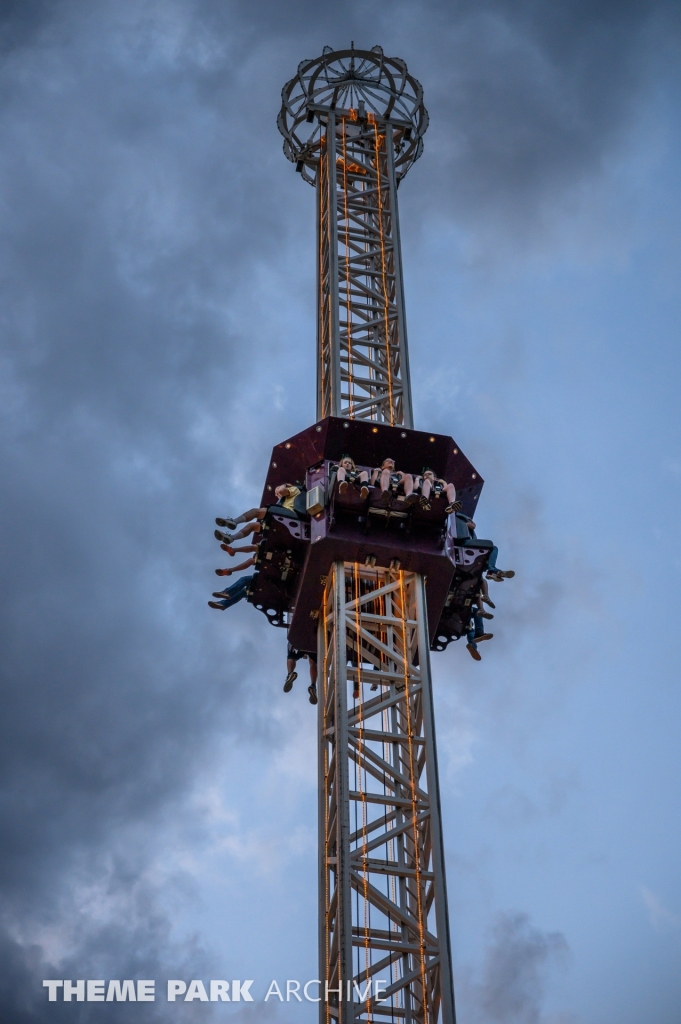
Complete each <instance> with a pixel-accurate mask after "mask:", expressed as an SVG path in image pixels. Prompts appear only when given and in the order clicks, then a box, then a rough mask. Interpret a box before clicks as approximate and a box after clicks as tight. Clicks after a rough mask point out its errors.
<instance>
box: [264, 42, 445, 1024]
mask: <svg viewBox="0 0 681 1024" xmlns="http://www.w3.org/2000/svg"><path fill="white" fill-rule="evenodd" d="M282 96H283V105H282V109H281V113H280V115H279V120H278V124H279V129H280V131H281V133H282V135H283V136H284V139H285V142H284V150H285V153H286V155H287V156H288V158H289V159H290V160H291V161H293V162H294V163H295V164H296V168H297V170H298V171H300V172H301V173H302V176H303V177H304V178H305V180H306V181H308V182H309V183H310V184H312V185H313V186H315V189H316V195H317V245H318V255H317V259H318V266H317V289H318V320H317V382H318V388H317V418H318V420H322V419H323V418H324V417H328V416H341V417H344V418H348V419H363V420H370V421H375V422H377V423H382V424H388V425H390V426H393V427H398V426H404V427H407V428H411V427H412V426H413V422H412V403H411V388H410V379H409V358H408V350H407V332H406V321H405V309H404V289H403V282H402V262H401V254H400V235H399V221H398V210H397V186H398V184H399V181H400V179H401V178H402V177H404V175H405V174H406V173H407V171H408V169H409V167H410V166H411V164H412V163H413V162H414V161H415V160H416V159H418V157H419V156H420V154H421V152H422V149H423V140H422V137H423V134H424V132H425V130H426V128H427V125H428V116H427V113H426V110H425V108H424V106H423V90H422V88H421V86H420V84H419V83H418V82H417V81H416V79H414V78H413V77H412V76H411V75H409V74H408V72H407V67H406V65H405V63H404V61H402V60H399V59H397V58H394V57H391V58H388V57H385V56H384V54H383V51H382V50H381V48H380V47H374V48H373V49H372V50H370V51H367V50H355V49H354V47H353V48H351V49H349V50H337V51H333V50H331V49H330V48H329V47H326V48H325V50H324V53H323V55H322V56H321V57H319V58H318V59H316V60H310V61H303V62H302V63H301V64H300V66H299V68H298V73H297V75H296V76H295V78H293V79H292V80H291V81H290V82H288V83H287V85H286V86H285V87H284V89H283V92H282ZM402 436H405V435H402ZM431 440H434V439H433V438H431ZM388 454H389V453H388ZM325 579H326V583H325V590H324V596H323V601H322V606H321V609H320V612H319V619H318V622H319V626H318V659H319V668H320V679H319V682H320V700H319V898H320V911H319V964H320V967H319V969H320V978H321V979H322V981H323V984H324V983H325V985H326V991H327V992H328V993H329V998H328V999H327V1000H325V999H322V1002H321V1003H320V1022H321V1024H330V1021H331V1019H332V1018H333V1019H334V1020H338V1021H340V1022H341V1024H350V1022H352V1021H385V1020H387V1019H390V1020H393V1021H394V1020H397V1021H405V1022H406V1024H412V1022H413V1024H436V1022H442V1024H454V1020H455V1016H454V997H453V987H452V974H451V952H450V941H449V924H448V913H447V893H446V885H445V867H444V856H443V846H442V826H441V813H440V798H439V783H438V769H437V754H436V746H435V728H434V722H433V698H432V684H431V672H430V651H429V634H428V624H427V610H426V596H425V584H424V578H423V576H422V575H421V574H420V573H416V572H405V571H403V570H402V569H400V568H399V566H398V565H396V564H393V565H385V566H375V565H366V564H359V563H354V562H348V561H334V562H333V565H332V569H331V571H330V572H329V574H328V577H327V578H325ZM313 614H315V615H316V614H317V613H313ZM379 978H381V979H389V980H388V981H387V984H386V985H385V986H384V991H383V998H382V1000H380V1001H379V1000H378V999H377V998H376V994H375V989H374V988H372V989H367V981H368V980H374V981H375V980H376V979H379ZM322 995H324V990H323V992H322Z"/></svg>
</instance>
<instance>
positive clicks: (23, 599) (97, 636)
mask: <svg viewBox="0 0 681 1024" xmlns="http://www.w3.org/2000/svg"><path fill="white" fill-rule="evenodd" d="M667 10H668V8H666V7H665V5H656V4H633V3H632V4H621V3H618V4H581V3H579V4H578V3H564V4H560V5H553V4H544V3H538V4H536V5H533V4H511V3H508V4H492V3H490V4H483V5H480V4H460V5H452V4H437V3H433V4H411V3H409V4H395V5H390V8H387V7H386V5H385V4H384V3H383V2H382V3H380V4H379V3H357V4H348V5H345V6H343V5H328V4H327V5H319V4H317V3H303V2H300V3H291V4H286V5H283V4H280V3H270V4H265V3H250V4H231V5H230V4H218V3H202V2H200V0H197V2H196V3H191V2H163V3H156V4H153V3H151V4H149V3H141V2H139V3H135V2H127V3H120V4H119V3H117V4H113V5H111V4H104V3H82V4H79V3H75V2H74V3H62V4H40V3H30V4H27V3H4V4H3V5H2V7H1V9H0V45H1V46H2V47H3V49H4V54H5V56H4V61H3V65H2V68H1V69H0V98H1V105H0V142H1V145H2V156H0V188H1V197H2V199H1V202H2V205H1V211H0V216H1V219H2V236H3V255H2V262H1V265H0V275H1V276H0V290H1V307H2V314H1V316H2V337H3V355H2V361H3V362H2V378H3V379H2V385H1V386H2V410H1V412H0V431H1V435H0V436H1V437H2V451H1V452H0V459H1V462H0V473H1V476H2V480H3V502H2V508H1V510H0V528H1V530H2V537H3V542H4V543H3V556H2V558H3V563H2V581H3V585H2V592H1V594H0V606H1V614H2V630H3V636H2V648H3V659H2V687H3V691H2V707H3V714H2V717H1V719H0V771H1V778H2V784H1V785H2V789H1V791H0V800H1V806H2V815H3V842H2V844H1V846H0V871H1V873H2V878H3V893H4V894H3V904H2V911H1V918H2V920H3V922H4V924H5V926H6V928H7V937H6V939H5V942H6V944H7V945H6V956H3V957H2V961H3V965H4V966H3V970H4V971H5V976H4V980H3V981H2V985H1V986H0V1011H1V1013H0V1015H2V1016H3V1019H8V1020H12V1021H22V1022H23V1021H27V1022H28V1021H34V1020H43V1019H47V1018H46V1017H45V1016H44V1013H45V1008H44V1006H43V1004H42V1003H41V1002H40V1000H38V1002H37V1003H36V1001H35V999H34V997H33V996H29V994H27V993H28V990H29V989H31V990H33V989H32V987H34V986H35V984H36V979H39V978H40V976H41V972H43V971H44V970H45V967H44V964H45V962H49V958H50V954H49V952H46V950H45V949H43V948H42V947H41V946H39V945H38V944H36V943H34V942H32V941H31V939H30V935H31V934H32V933H33V932H35V933H36V934H37V933H38V932H39V931H40V928H43V927H44V928H48V927H58V926H60V924H63V922H64V921H68V920H70V919H72V918H73V917H74V915H75V913H76V911H75V909H74V902H73V890H74V888H75V887H77V886H78V885H82V884H85V883H92V882H93V880H95V879H99V880H100V881H101V879H102V878H104V879H105V887H106V888H107V892H108V893H109V895H110V896H111V897H112V898H114V899H115V898H118V896H120V895H121V894H123V893H127V892H128V891H129V890H130V889H131V887H132V886H133V884H134V880H135V879H136V878H138V876H139V874H140V873H141V872H142V871H143V866H144V863H145V858H146V857H147V856H149V855H150V854H149V850H150V844H152V843H153V840H152V839H151V838H150V837H152V836H153V832H154V828H155V826H158V828H159V830H162V827H163V822H164V820H165V818H164V816H165V815H167V814H168V813H169V808H172V807H173V806H176V805H178V804H181V802H182V800H183V799H184V797H185V794H186V791H187V789H188V788H189V787H190V786H191V783H192V779H193V778H194V777H195V773H196V772H197V771H198V770H199V767H200V766H201V765H203V764H205V762H206V760H207V759H208V758H209V757H210V755H211V750H212V749H213V746H212V745H213V744H214V743H215V742H216V741H217V738H218V737H219V736H220V735H222V734H224V733H225V732H228V731H229V730H230V729H231V730H234V731H237V730H240V729H243V728H244V722H245V721H247V722H248V728H249V729H251V730H252V732H253V734H254V736H255V737H256V738H257V736H258V735H259V734H260V733H262V734H267V728H268V727H267V724H266V723H263V721H262V718H261V717H260V716H259V712H258V710H257V708H256V706H255V702H254V701H253V698H252V697H251V696H250V695H249V693H248V692H247V690H246V680H247V678H248V671H247V669H248V666H249V664H250V661H251V659H252V657H253V654H254V651H255V645H256V644H257V643H259V642H260V641H259V637H260V636H261V633H262V629H263V626H264V622H263V623H261V622H260V621H257V620H256V619H255V613H254V615H253V618H252V619H247V618H246V617H244V618H243V620H239V621H240V622H241V623H242V627H241V630H240V632H239V633H238V634H237V633H236V632H233V633H232V634H228V635H229V639H228V640H227V641H224V639H223V634H222V633H218V632H217V631H216V629H215V623H214V621H212V620H210V621H209V620H208V619H207V613H205V604H204V602H205V599H206V597H207V594H208V589H209V587H210V571H211V567H212V565H213V564H215V563H214V561H213V559H214V550H213V541H212V539H211V537H210V524H211V521H212V517H213V515H214V514H215V513H216V512H217V511H219V510H218V509H216V508H215V504H214V502H215V498H214V493H217V491H218V490H220V488H216V485H215V483H214V480H215V476H216V474H217V473H218V472H219V473H220V474H222V476H223V477H229V476H230V474H232V476H233V477H234V478H236V476H237V475H238V473H242V474H245V473H246V470H245V469H244V465H245V462H247V459H245V458H244V456H243V454H242V452H241V450H242V449H243V450H245V451H246V453H247V454H249V455H250V454H251V453H253V452H257V454H258V457H259V458H262V457H263V456H264V455H265V454H266V450H267V446H268V445H269V444H271V443H273V442H274V441H275V440H277V436H276V435H277V434H278V433H279V431H280V430H281V431H282V434H283V436H286V434H287V433H289V432H290V430H289V429H287V430H283V427H282V426H281V425H280V424H281V423H283V422H286V425H287V427H289V426H290V427H291V428H293V429H298V428H299V427H300V426H302V423H303V422H304V421H305V420H306V419H307V418H308V417H309V411H308V412H305V413H303V412H302V411H299V409H298V408H295V409H292V408H291V407H289V408H287V409H286V410H285V412H284V413H282V415H281V416H279V415H278V414H277V413H276V412H275V411H273V409H272V407H271V403H270V402H269V401H268V400H267V399H265V398H264V397H263V395H262V394H259V393H258V384H259V382H260V383H261V382H262V379H263V375H267V373H272V374H276V373H277V367H279V368H280V372H281V373H282V374H285V373H286V372H287V371H286V369H285V366H284V358H283V355H282V353H281V349H280V347H279V346H280V344H281V339H280V337H279V336H278V335H277V333H276V332H272V334H270V335H268V336H266V338H265V340H263V337H262V333H260V334H258V332H257V331H254V332H253V334H252V335H251V334H249V333H246V332H245V330H244V327H243V323H244V320H243V318H242V319H241V320H239V319H238V318H236V319H234V318H233V317H232V316H231V313H230V308H231V307H232V306H234V307H236V306H237V305H239V303H240V302H242V300H243V296H244V294H246V295H248V293H249V289H252V288H253V287H254V285H253V281H254V280H255V279H256V278H257V274H258V273H259V271H260V270H261V269H262V266H263V265H264V266H267V265H269V266H271V267H274V268H275V269H277V270H278V267H279V263H280V261H281V259H282V257H281V253H285V254H286V258H287V259H288V260H289V261H290V262H291V263H293V261H294V250H295V248H296V245H297V242H298V240H299V239H300V238H301V236H304V238H303V242H304V245H305V246H307V245H308V244H309V241H310V239H311V233H312V212H311V209H312V208H311V205H310V203H309V198H310V197H309V195H308V194H307V190H306V189H303V188H302V186H301V185H300V182H299V181H298V180H297V179H295V177H294V175H293V174H292V170H291V168H290V167H288V166H286V165H285V164H284V163H283V159H282V157H281V140H280V139H279V137H278V135H277V133H276V129H275V127H274V115H275V113H276V108H277V105H278V95H279V89H280V87H281V85H282V84H283V81H284V80H285V79H286V78H287V77H289V76H290V75H291V74H293V72H294V70H295V67H296V65H297V63H298V61H299V60H300V59H302V58H303V57H306V56H312V55H314V54H315V53H316V52H319V51H320V50H321V47H322V46H323V45H324V44H325V43H327V42H330V43H331V44H333V45H339V46H342V45H345V44H346V43H347V42H348V41H349V39H350V38H354V39H355V40H356V42H357V44H358V45H366V46H371V45H373V44H374V43H376V42H381V43H382V44H383V45H384V47H385V49H386V51H388V52H394V53H401V54H404V56H405V57H406V58H407V60H408V61H409V64H410V67H411V69H412V71H413V72H414V74H416V75H417V76H418V77H419V78H421V79H422V81H423V82H424V85H425V87H426V100H427V104H428V106H429V108H430V111H431V118H432V127H431V130H430V132H429V135H428V138H427V144H428V147H429V150H428V153H429V156H428V161H429V162H428V168H427V174H428V176H429V179H430V180H431V182H432V188H431V191H430V197H429V198H428V196H426V195H425V193H424V197H423V198H422V199H417V194H418V193H417V189H416V187H414V188H413V189H412V192H411V194H410V203H411V204H413V208H414V209H416V208H417V207H418V208H420V210H421V212H423V211H424V210H426V205H424V204H427V203H431V206H430V207H428V210H429V211H430V212H431V213H437V212H438V211H439V210H440V209H441V208H442V206H445V207H446V209H447V210H448V211H450V212H451V211H453V210H456V213H457V216H460V217H461V218H462V219H465V220H466V221H467V223H468V225H469V226H470V225H471V224H474V223H475V218H476V216H480V217H481V218H482V219H484V218H485V217H486V216H487V211H488V210H489V209H494V210H498V209H499V208H500V207H501V206H503V207H504V208H507V207H511V208H512V209H514V210H516V212H517V210H518V208H519V207H522V209H523V210H525V211H530V213H531V215H532V216H534V215H535V213H536V210H535V211H534V212H533V208H534V207H536V208H538V207H539V206H540V205H541V201H542V199H543V197H545V196H546V195H547V194H548V192H550V191H551V190H555V189H556V188H561V187H567V185H568V184H569V182H572V181H574V178H575V175H579V174H584V173H589V172H591V171H592V170H593V169H594V168H595V167H597V166H598V163H599V161H600V160H601V159H602V158H603V155H604V153H605V152H606V151H607V146H608V145H610V144H611V143H612V140H614V139H616V137H617V134H618V132H619V131H620V130H621V129H622V126H623V125H624V123H625V121H626V117H627V115H628V112H629V111H630V108H631V103H632V101H633V98H634V97H635V95H636V90H637V89H638V88H639V87H640V83H641V81H642V80H643V78H644V77H645V74H644V73H645V69H646V67H647V64H646V61H647V59H648V57H647V55H648V54H649V52H650V48H651V46H652V43H651V39H653V37H654V31H655V26H656V25H658V24H659V23H660V21H661V19H662V18H663V16H664V17H666V14H665V12H666V11H667ZM418 173H423V174H426V168H425V160H424V164H423V167H422V170H421V171H419V172H418ZM412 174H413V175H416V174H417V171H416V169H415V170H414V171H413V172H412ZM421 180H424V179H421ZM291 197H294V198H291ZM306 218H307V219H306ZM303 220H304V221H305V225H306V226H304V227H302V228H301V227H300V224H301V223H302V222H303ZM308 221H309V223H308ZM306 251H307V250H306ZM306 258H307V257H306ZM311 288H312V282H311V280H310V289H311ZM305 301H309V304H310V308H311V302H312V292H311V291H310V297H309V300H305ZM267 312H268V309H267V301H266V300H262V299H261V300H259V301H258V300H256V299H255V298H254V300H253V313H252V317H253V318H258V317H263V316H265V315H266V314H267ZM312 335H313V328H312V326H311V328H310V338H311V337H312ZM295 358H297V356H296V357H295ZM267 363H269V364H270V366H269V367H268V366H267V365H265V364H267ZM272 368H273V369H272ZM311 373H312V370H310V375H311ZM268 379H269V378H268ZM244 409H245V410H246V411H245V412H243V410H244ZM263 409H264V410H265V411H264V413H263ZM307 409H308V410H311V409H312V401H310V402H309V403H308V405H307ZM236 410H238V420H237V419H236V416H237V413H236ZM206 417H207V419H208V424H209V425H208V426H205V422H204V420H205V418H206ZM286 417H289V419H288V420H287V419H286ZM216 435H218V437H219V438H220V441H221V444H220V446H219V448H218V444H217V438H216ZM249 488H250V490H249ZM243 493H244V500H245V498H246V497H248V499H249V500H254V496H255V494H256V493H257V481H256V482H253V481H251V480H249V481H248V485H247V486H246V488H245V490H244V492H243ZM220 511H221V510H220ZM204 613H205V614H204ZM243 623H246V625H243ZM222 624H223V623H222V620H221V625H222ZM225 644H227V645H228V646H229V658H228V659H227V658H226V656H225ZM226 662H227V663H226ZM159 834H161V831H159ZM121 836H123V837H125V839H126V851H125V858H123V859H122V860H121V861H120V862H118V864H117V865H116V866H114V867H113V868H112V867H111V866H108V867H107V863H108V862H107V857H108V856H109V854H110V852H111V851H112V850H116V855H117V856H118V855H119V853H120V851H119V848H118V847H119V841H120V839H121ZM121 865H125V868H123V867H122V866H121ZM155 898H156V897H155V893H154V889H153V887H150V888H149V889H148V890H145V894H144V899H141V900H140V904H139V906H138V908H137V910H136V915H137V917H136V921H137V923H133V924H126V923H124V922H119V923H116V924H115V925H112V924H110V923H109V924H106V925H102V926H101V927H100V928H99V929H98V926H97V924H96V922H95V923H92V921H89V919H87V915H86V916H85V917H84V920H83V929H82V932H81V934H79V935H78V936H76V938H74V939H72V945H75V952H69V953H68V954H67V953H65V952H62V953H61V954H60V955H61V956H63V957H66V958H67V962H68V963H70V964H71V965H72V968H73V976H74V977H81V976H83V974H84V973H85V970H86V968H87V965H88V964H90V965H92V966H93V970H94V968H95V967H97V968H98V969H99V970H101V971H102V972H105V973H106V976H107V977H108V976H111V973H113V965H114V964H118V967H117V968H116V974H114V976H117V975H118V974H120V972H122V970H123V967H124V968H125V970H127V971H129V972H130V973H129V974H128V976H130V975H134V976H144V974H145V972H152V971H153V972H155V973H148V975H147V976H150V977H154V976H157V974H158V970H159V969H160V968H159V963H160V962H161V960H163V961H164V962H168V961H169V960H172V961H173V962H181V961H182V957H183V956H185V955H186V956H189V954H188V953H187V954H186V953H185V952H183V951H181V950H180V951H179V952H178V951H176V950H174V948H173V947H172V944H171V943H170V940H169V938H168V924H167V921H165V919H164V918H163V916H162V915H161V914H160V912H159V910H158V908H157V906H156V904H155ZM32 929H33V932H32ZM500 929H501V931H500V932H499V937H498V943H497V947H495V948H498V952H497V953H494V954H490V955H491V956H493V957H496V960H495V964H497V962H498V963H500V964H501V966H502V967H503V968H504V972H505V973H504V974H503V976H504V977H505V978H508V979H509V986H510V987H509V992H510V993H511V995H509V997H508V998H511V997H512V998H517V999H518V1000H520V1003H522V1000H523V999H526V1000H528V1002H527V1005H528V1006H529V1005H531V1000H532V999H533V998H535V996H534V995H533V993H535V992H536V987H537V984H538V982H537V981H536V978H537V977H538V974H537V972H538V970H539V965H540V964H541V963H543V962H544V961H545V960H546V959H547V958H548V957H549V956H550V955H552V953H553V952H554V951H555V950H556V949H557V948H558V946H557V945H556V942H554V943H553V946H551V942H552V941H553V940H550V939H547V940H542V941H544V945H543V946H542V944H541V942H540V941H539V940H538V939H536V938H533V936H534V934H535V933H533V932H529V931H528V929H527V926H526V924H525V923H524V922H523V921H521V920H519V919H518V920H516V919H514V920H513V921H511V922H510V923H509V922H506V923H505V924H503V925H500ZM26 936H29V937H28V938H27V937H26ZM547 942H548V946H547V945H546V943H547ZM60 948H61V947H60ZM504 949H505V950H509V949H510V950H511V953H508V952H507V953H504V952H503V950H504ZM197 956H198V954H197ZM69 957H70V960H69ZM523 957H524V958H525V959H524V960H523ZM198 959H199V960H200V959H201V957H200V956H199V957H198ZM490 962H491V961H490ZM76 963H78V964H80V967H79V968H78V970H76ZM523 964H524V965H525V966H523ZM514 965H515V966H514ZM55 968H56V965H55ZM105 968H106V971H105ZM489 969H490V970H492V968H491V967H490V968H489ZM495 969H496V967H495ZM43 976H44V975H43ZM57 976H59V977H62V976H63V975H62V974H59V975H57ZM91 976H94V975H91ZM121 976H123V975H122V974H121ZM485 984H486V985H487V984H488V983H487V982H486V983H485ZM489 986H491V987H489V992H488V994H487V995H485V996H484V999H485V1000H487V1003H485V1005H486V1006H487V1005H489V1012H490V1014H492V1013H497V1016H496V1017H490V1019H495V1020H496V1019H499V1020H501V1019H505V1018H503V1017H501V1016H499V1015H498V1014H499V1013H500V1012H501V1011H500V1010H498V1007H500V1006H502V1005H503V999H504V998H505V997H504V993H503V992H502V991H501V990H500V989H498V988H494V986H493V985H492V982H491V981H490V982H489ZM513 993H519V994H518V995H517V996H514V995H513ZM514 1005H515V1004H514ZM518 1005H520V1004H518ZM36 1006H38V1007H42V1009H36ZM83 1012H85V1011H83ZM514 1012H515V1011H514ZM518 1012H520V1011H518ZM523 1012H524V1011H523ZM49 1019H51V1020H55V1019H59V1018H58V1016H56V1013H53V1012H52V1010H51V1011H50V1017H49ZM98 1019H103V1018H101V1015H100V1017H99V1018H98ZM127 1019H128V1020H131V1019H134V1018H133V1017H131V1016H129V1015H128V1016H127ZM145 1019H151V1018H150V1016H149V1015H148V1014H146V1015H145ZM508 1019H509V1020H510V1019H515V1018H508ZM518 1019H522V1020H525V1019H527V1020H528V1021H529V1020H532V1019H533V1018H532V1017H531V1016H527V1017H526V1018H522V1017H519V1018H518Z"/></svg>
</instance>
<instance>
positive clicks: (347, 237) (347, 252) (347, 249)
mask: <svg viewBox="0 0 681 1024" xmlns="http://www.w3.org/2000/svg"><path fill="white" fill-rule="evenodd" d="M342 125H343V207H344V209H343V212H344V215H345V298H346V303H347V310H348V393H349V395H350V419H354V416H353V413H354V394H353V380H352V309H351V306H350V234H349V232H350V225H349V223H348V161H347V154H346V143H345V118H343V119H342Z"/></svg>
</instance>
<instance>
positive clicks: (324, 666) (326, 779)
mask: <svg viewBox="0 0 681 1024" xmlns="http://www.w3.org/2000/svg"><path fill="white" fill-rule="evenodd" d="M326 606H327V595H326V594H324V604H323V616H322V629H323V630H324V658H323V659H322V694H321V697H322V701H323V703H322V720H323V722H324V732H323V742H324V922H325V926H324V935H325V941H324V953H325V957H326V978H325V980H326V981H327V982H328V981H329V967H330V963H329V947H330V945H331V943H330V941H329V939H330V936H329V749H328V740H327V738H326V708H327V694H326V688H327V682H328V664H329V643H328V639H329V638H328V635H327V632H326ZM330 1019H331V1011H330V1009H329V1003H328V1000H327V1002H326V1024H330Z"/></svg>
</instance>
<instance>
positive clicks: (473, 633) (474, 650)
mask: <svg viewBox="0 0 681 1024" xmlns="http://www.w3.org/2000/svg"><path fill="white" fill-rule="evenodd" d="M468 626H469V628H468V634H467V637H466V639H467V640H468V643H467V644H466V650H467V651H468V653H469V654H470V656H471V658H473V660H474V661H482V655H481V654H480V652H479V650H478V644H479V643H482V641H483V640H492V639H493V638H494V633H486V632H485V625H484V623H483V621H482V619H481V618H480V616H479V615H475V614H474V615H473V618H472V621H471V622H469V624H468Z"/></svg>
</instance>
